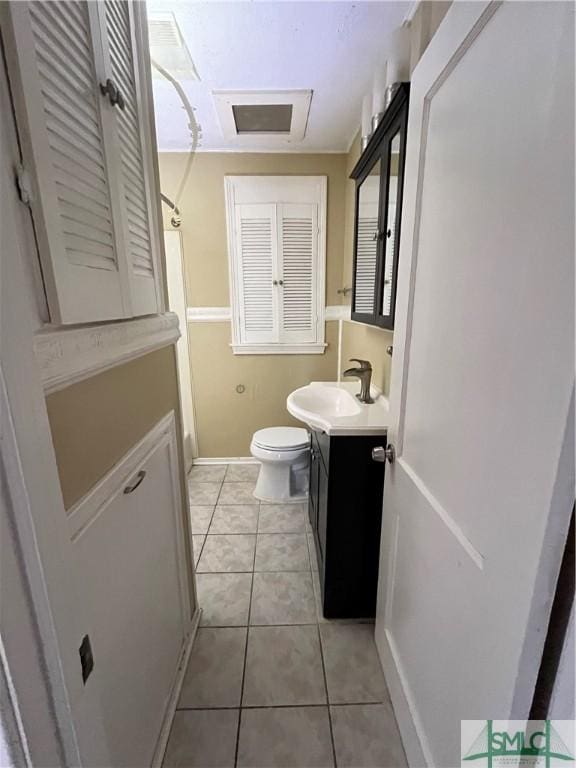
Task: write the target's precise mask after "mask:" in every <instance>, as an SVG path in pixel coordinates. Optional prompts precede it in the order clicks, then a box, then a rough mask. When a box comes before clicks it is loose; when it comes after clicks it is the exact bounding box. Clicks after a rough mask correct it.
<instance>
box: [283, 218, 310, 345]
mask: <svg viewBox="0 0 576 768" xmlns="http://www.w3.org/2000/svg"><path fill="white" fill-rule="evenodd" d="M277 210H278V252H279V274H280V279H281V280H282V284H281V285H280V292H279V294H280V299H279V308H280V341H282V342H287V343H288V342H293V343H297V342H300V343H306V342H314V341H316V340H317V338H318V336H317V333H318V329H317V326H318V318H317V295H316V294H317V273H318V207H317V206H316V205H313V204H283V205H278V206H277Z"/></svg>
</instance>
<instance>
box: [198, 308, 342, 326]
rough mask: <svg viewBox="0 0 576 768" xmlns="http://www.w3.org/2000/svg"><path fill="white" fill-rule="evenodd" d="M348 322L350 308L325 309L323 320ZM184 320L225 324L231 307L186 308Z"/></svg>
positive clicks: (230, 318)
mask: <svg viewBox="0 0 576 768" xmlns="http://www.w3.org/2000/svg"><path fill="white" fill-rule="evenodd" d="M340 319H342V320H349V319H350V306H349V305H346V304H334V305H330V306H328V307H326V309H325V312H324V320H325V322H327V323H330V322H332V321H333V320H340ZM186 320H187V321H188V322H189V323H226V322H230V320H232V307H187V309H186Z"/></svg>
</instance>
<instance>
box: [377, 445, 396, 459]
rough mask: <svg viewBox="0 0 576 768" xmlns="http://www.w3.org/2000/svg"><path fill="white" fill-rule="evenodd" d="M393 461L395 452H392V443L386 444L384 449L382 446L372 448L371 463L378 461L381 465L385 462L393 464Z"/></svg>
mask: <svg viewBox="0 0 576 768" xmlns="http://www.w3.org/2000/svg"><path fill="white" fill-rule="evenodd" d="M395 459H396V451H395V450H394V446H393V445H392V443H388V445H387V446H386V448H384V446H382V445H379V446H377V447H376V448H372V461H378V462H381V463H383V462H385V461H387V462H388V463H389V464H394V461H395Z"/></svg>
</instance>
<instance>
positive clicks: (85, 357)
mask: <svg viewBox="0 0 576 768" xmlns="http://www.w3.org/2000/svg"><path fill="white" fill-rule="evenodd" d="M179 338H180V331H179V329H178V317H177V315H175V314H174V313H173V312H165V313H164V314H162V315H153V316H151V317H144V318H137V319H135V320H125V321H123V322H118V323H107V324H105V325H86V326H83V327H81V328H62V329H57V330H55V329H53V328H51V327H46V329H44V330H42V331H39V332H38V333H37V334H36V335H35V337H34V351H35V353H36V358H37V360H38V364H39V366H40V376H41V378H42V383H43V385H44V390H45V391H46V392H55V391H56V390H59V389H63V388H64V387H68V386H70V384H75V383H76V382H78V381H82V379H86V378H88V377H89V376H94V375H95V374H96V373H101V372H102V371H106V370H108V369H109V368H113V367H114V366H116V365H122V364H123V363H126V362H128V361H129V360H133V359H134V358H136V357H141V356H142V355H146V354H148V352H152V351H154V350H155V349H160V348H161V347H166V346H168V345H169V344H175V343H176V341H178V339H179Z"/></svg>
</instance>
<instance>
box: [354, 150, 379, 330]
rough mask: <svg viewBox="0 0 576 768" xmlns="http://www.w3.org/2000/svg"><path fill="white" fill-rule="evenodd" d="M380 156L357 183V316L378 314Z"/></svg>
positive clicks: (355, 271) (355, 293)
mask: <svg viewBox="0 0 576 768" xmlns="http://www.w3.org/2000/svg"><path fill="white" fill-rule="evenodd" d="M381 168H382V163H381V162H380V159H378V160H377V162H375V163H374V164H373V166H372V168H371V169H370V170H369V172H368V174H367V176H366V177H365V178H364V180H363V181H362V182H361V183H360V184H359V185H358V190H357V201H356V206H357V213H358V215H357V218H356V248H355V263H354V302H353V307H352V311H353V312H354V314H356V315H366V316H369V317H373V316H374V315H375V313H376V306H377V304H376V302H377V300H378V291H377V283H376V276H377V273H378V247H379V232H380V230H379V221H378V219H379V213H380V186H381Z"/></svg>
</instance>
